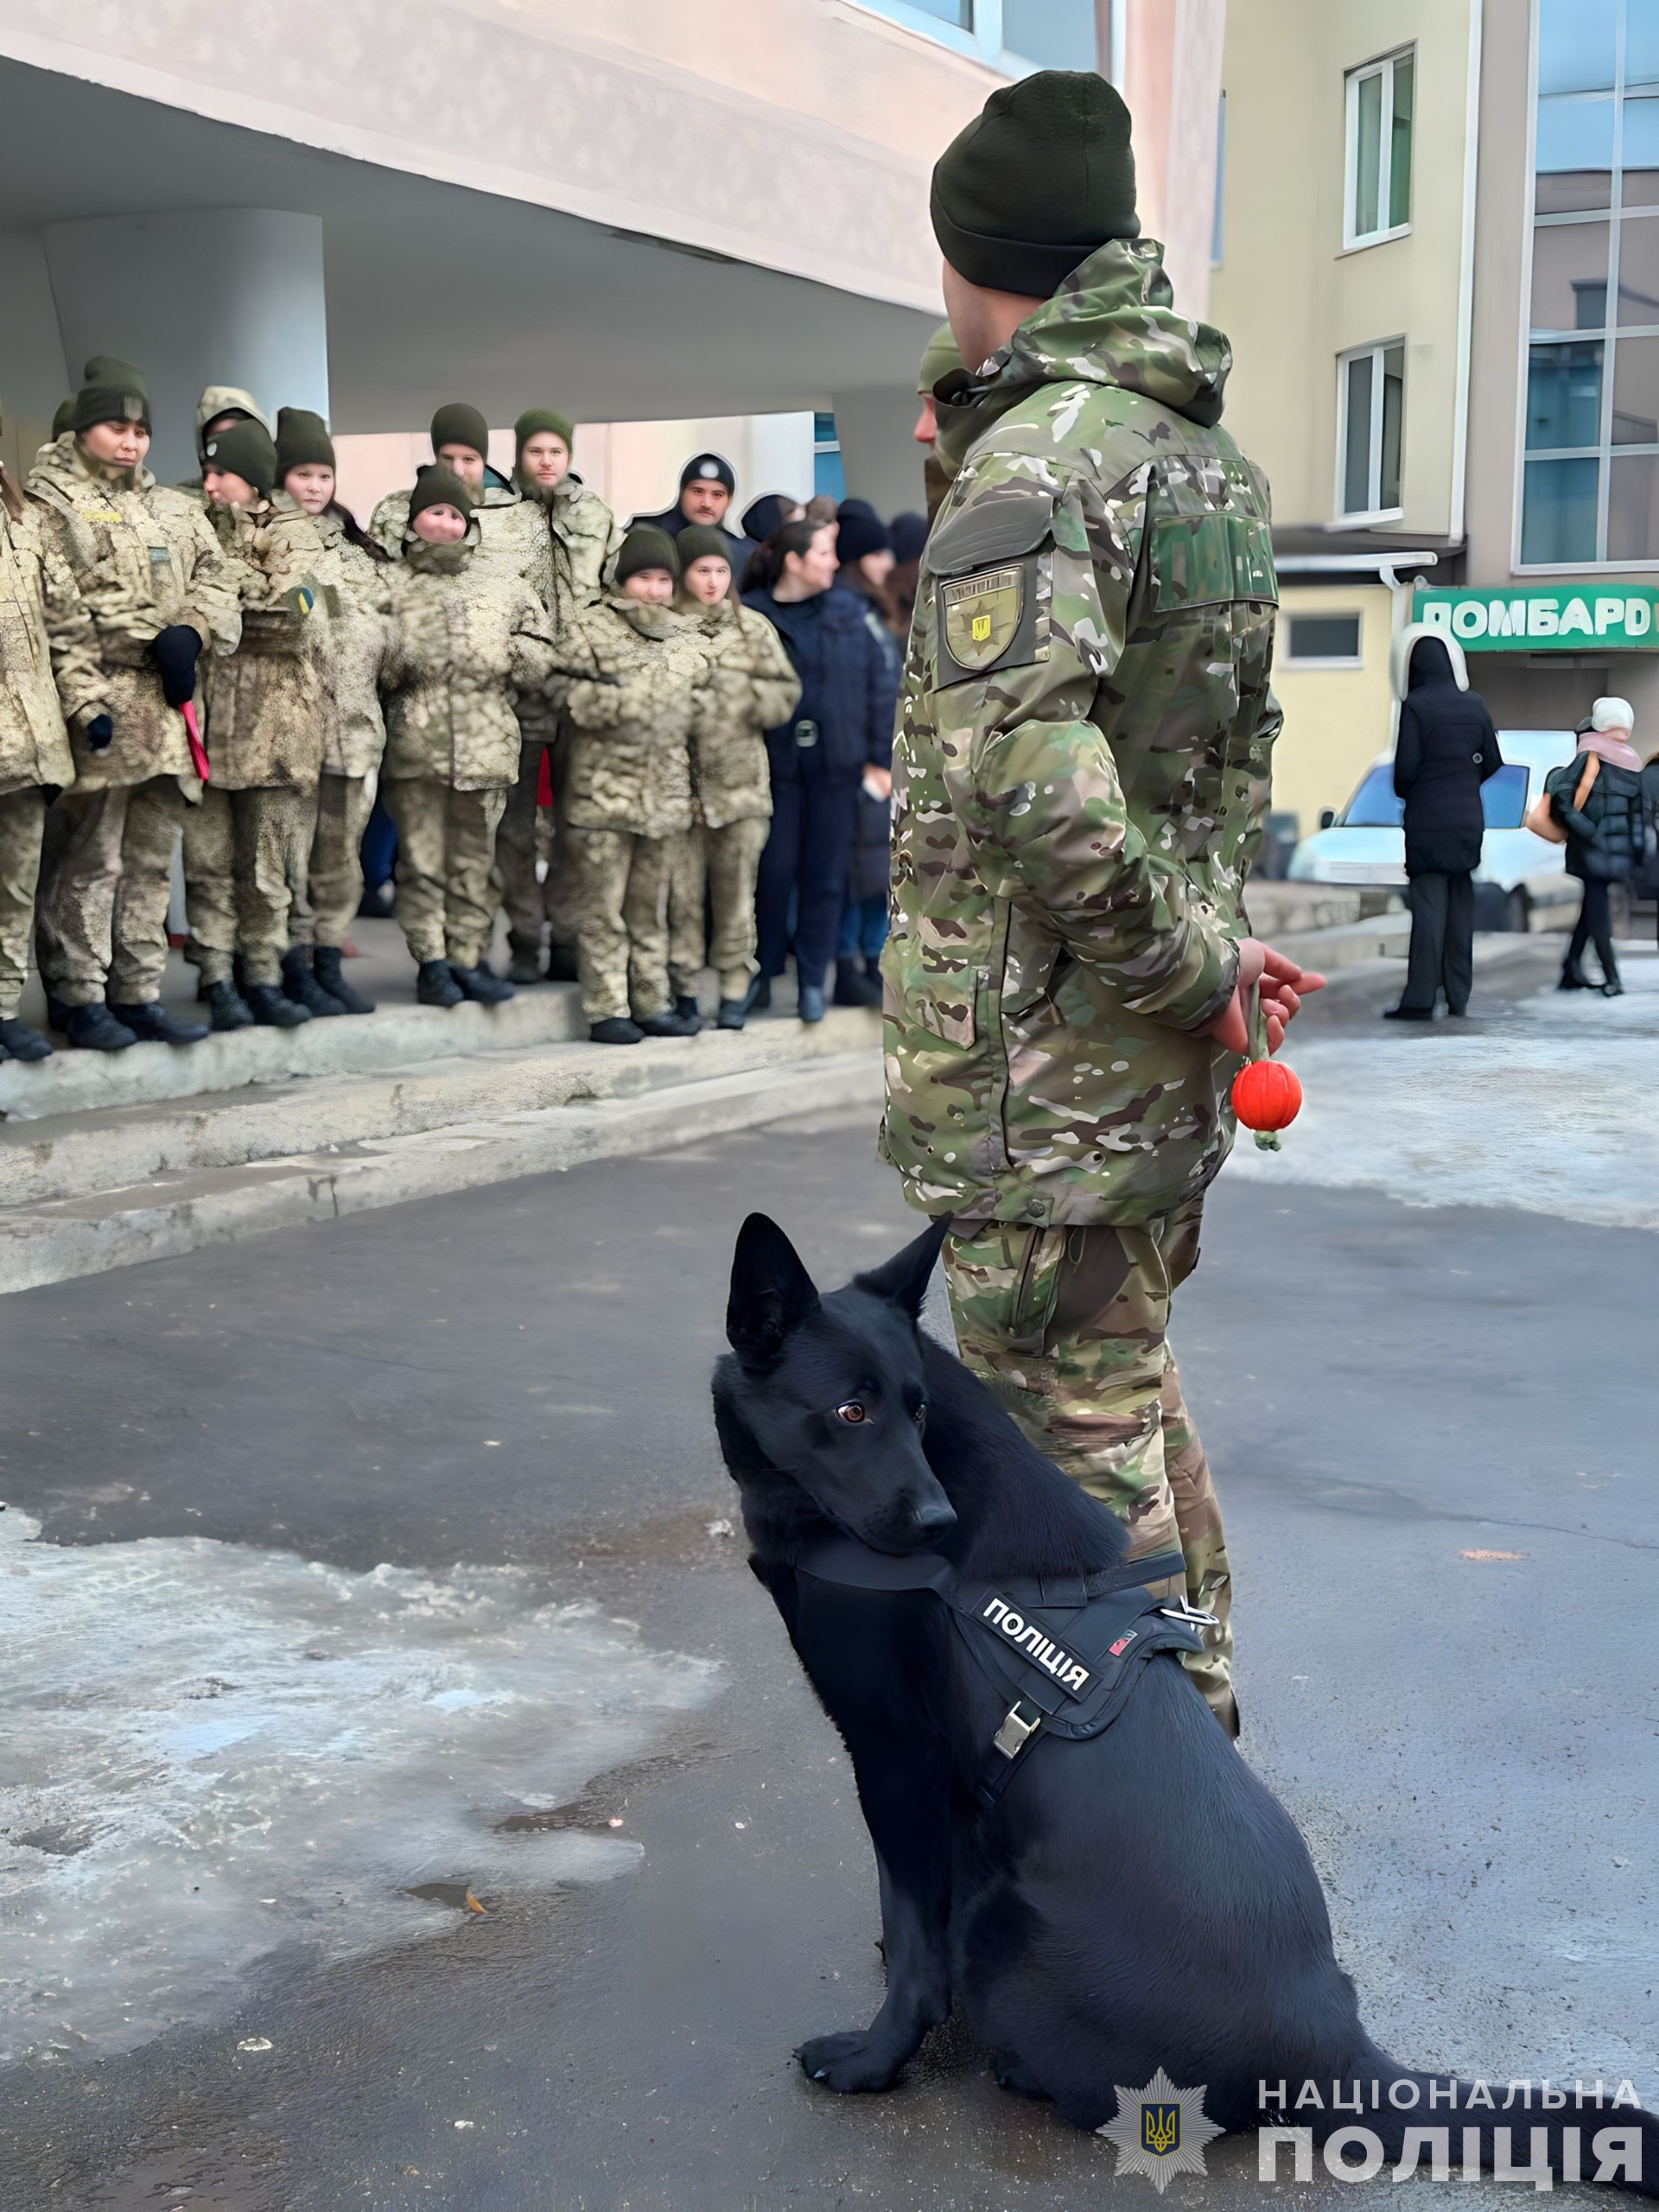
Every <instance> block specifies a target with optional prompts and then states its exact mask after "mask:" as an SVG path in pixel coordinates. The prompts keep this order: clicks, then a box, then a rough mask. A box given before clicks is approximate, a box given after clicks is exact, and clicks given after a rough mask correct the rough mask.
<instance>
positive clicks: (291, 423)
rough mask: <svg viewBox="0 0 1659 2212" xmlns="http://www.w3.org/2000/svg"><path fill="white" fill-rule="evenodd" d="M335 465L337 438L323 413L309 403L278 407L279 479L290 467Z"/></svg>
mask: <svg viewBox="0 0 1659 2212" xmlns="http://www.w3.org/2000/svg"><path fill="white" fill-rule="evenodd" d="M335 465H336V464H335V461H334V440H333V439H332V438H331V437H330V436H329V435H328V425H327V423H325V422H324V421H323V419H322V417H321V415H314V414H312V412H311V411H310V410H309V409H308V408H306V407H279V408H278V409H277V482H278V483H279V484H280V483H281V482H282V480H283V477H285V476H286V475H287V474H288V472H289V469H290V468H305V467H317V468H333V467H335Z"/></svg>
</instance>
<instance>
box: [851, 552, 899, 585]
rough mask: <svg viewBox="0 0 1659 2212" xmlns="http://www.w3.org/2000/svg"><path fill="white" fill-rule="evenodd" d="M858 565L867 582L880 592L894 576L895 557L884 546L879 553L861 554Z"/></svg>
mask: <svg viewBox="0 0 1659 2212" xmlns="http://www.w3.org/2000/svg"><path fill="white" fill-rule="evenodd" d="M858 565H859V569H860V570H861V573H862V575H863V577H864V580H865V582H867V583H872V584H874V586H875V588H876V589H877V590H878V591H879V590H880V588H881V586H882V585H883V584H884V583H886V582H887V578H888V577H889V576H890V575H892V574H893V555H892V554H891V552H889V550H887V547H886V546H885V545H884V546H883V547H882V548H881V550H880V552H879V553H864V554H861V555H860V556H859V563H858Z"/></svg>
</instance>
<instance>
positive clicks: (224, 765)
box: [184, 422, 327, 1029]
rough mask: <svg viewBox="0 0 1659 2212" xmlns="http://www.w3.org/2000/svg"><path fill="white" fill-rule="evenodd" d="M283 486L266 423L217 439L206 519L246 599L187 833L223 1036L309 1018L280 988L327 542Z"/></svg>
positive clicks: (297, 864)
mask: <svg viewBox="0 0 1659 2212" xmlns="http://www.w3.org/2000/svg"><path fill="white" fill-rule="evenodd" d="M276 481H277V448H276V447H275V446H274V445H273V444H272V443H271V440H270V432H269V431H268V430H266V429H264V426H263V424H261V423H251V422H239V423H232V425H231V427H230V429H227V430H221V431H219V432H218V433H217V434H216V435H214V436H213V437H210V438H209V439H208V441H207V445H206V447H205V448H204V449H203V463H202V485H203V488H204V489H205V491H206V492H207V517H208V520H209V521H210V522H211V523H212V524H213V531H214V534H215V536H216V537H218V539H219V543H220V545H221V546H223V548H224V549H225V551H226V555H227V556H230V558H231V559H232V560H233V561H234V562H235V563H236V564H237V569H238V580H239V583H240V588H241V597H242V641H241V644H240V645H238V648H237V650H236V652H235V653H234V654H233V655H232V657H231V658H229V659H228V660H225V661H221V662H219V664H217V665H216V666H215V667H214V669H213V673H212V677H211V679H210V682H209V685H208V691H207V760H208V765H209V767H210V769H211V770H212V774H211V776H210V778H209V780H208V784H207V789H206V790H205V791H203V793H202V800H201V804H200V807H199V808H198V809H197V810H196V812H195V813H194V815H193V816H192V817H191V818H190V820H189V822H188V823H187V824H186V827H185V833H184V887H185V904H186V907H187V909H188V913H189V918H190V934H191V936H192V938H194V941H195V946H196V952H197V963H198V965H199V967H200V970H201V981H202V985H203V988H204V989H205V991H206V993H207V1005H208V1008H209V1015H210V1019H211V1020H212V1022H213V1027H214V1028H215V1029H244V1028H246V1027H247V1026H248V1025H249V1023H250V1022H255V1021H257V1022H261V1023H264V1024H265V1025H266V1026H267V1027H272V1028H277V1029H292V1028H294V1027H296V1026H297V1025H298V1024H299V1023H300V1022H302V1021H308V1020H310V1019H311V1015H310V1011H309V1009H308V1007H304V1006H302V1005H300V1004H298V1003H296V1001H295V1000H293V999H291V998H289V996H288V995H287V993H286V992H285V991H284V990H283V988H282V984H283V954H284V953H285V952H286V951H287V950H288V942H289V929H288V919H289V900H290V892H289V885H290V883H291V882H293V881H295V880H298V879H299V878H300V877H301V876H302V874H303V872H304V868H305V866H306V861H307V860H308V856H309V854H310V850H311V839H312V835H313V832H314V831H315V827H316V814H317V778H318V776H319V774H320V773H321V769H322V741H323V715H324V707H325V701H326V696H327V694H326V683H325V677H324V673H323V655H324V652H325V651H326V641H327V632H326V628H325V625H324V621H323V619H322V618H321V616H319V615H315V614H314V613H313V612H312V609H313V607H314V604H315V599H316V594H317V589H318V585H317V580H316V570H317V565H318V563H319V562H320V560H321V556H322V540H321V537H319V536H318V535H317V531H316V525H315V524H314V523H313V522H312V520H311V518H310V517H309V516H308V515H306V514H302V512H301V511H300V510H299V508H298V507H296V505H294V504H293V502H292V501H291V500H289V499H283V501H282V503H281V504H280V505H279V504H277V502H276V501H274V500H273V499H272V498H271V493H272V491H273V490H274V488H275V486H276ZM238 960H239V961H240V963H241V968H242V974H241V979H240V983H239V986H238V981H237V979H236V977H235V975H234V963H236V962H237V961H238Z"/></svg>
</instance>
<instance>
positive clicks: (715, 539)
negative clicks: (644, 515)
mask: <svg viewBox="0 0 1659 2212" xmlns="http://www.w3.org/2000/svg"><path fill="white" fill-rule="evenodd" d="M674 550H675V551H676V552H677V554H678V555H679V556H680V574H681V575H684V574H685V571H686V570H687V569H689V568H690V565H691V563H693V562H694V561H723V562H724V563H726V565H727V567H728V569H729V568H730V567H731V565H732V541H731V539H730V538H729V537H727V535H726V533H725V531H723V530H715V529H711V528H710V526H709V524H707V523H701V522H696V523H688V524H686V526H685V528H684V529H683V531H681V532H680V534H679V536H678V537H677V538H676V539H675V540H674Z"/></svg>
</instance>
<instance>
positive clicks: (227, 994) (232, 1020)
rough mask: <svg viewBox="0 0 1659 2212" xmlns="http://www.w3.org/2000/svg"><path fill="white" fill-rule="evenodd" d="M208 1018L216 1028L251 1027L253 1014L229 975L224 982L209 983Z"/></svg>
mask: <svg viewBox="0 0 1659 2212" xmlns="http://www.w3.org/2000/svg"><path fill="white" fill-rule="evenodd" d="M207 1019H208V1020H209V1021H210V1022H211V1023H212V1024H213V1027H214V1028H215V1029H251V1028H252V1027H253V1014H252V1013H251V1010H250V1008H249V1006H248V1002H247V1001H246V1000H245V998H244V997H243V995H242V994H241V992H240V991H238V989H237V988H236V985H235V984H234V983H232V982H231V981H230V980H229V979H228V977H227V978H226V981H225V982H222V983H209V984H208V985H207Z"/></svg>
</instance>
